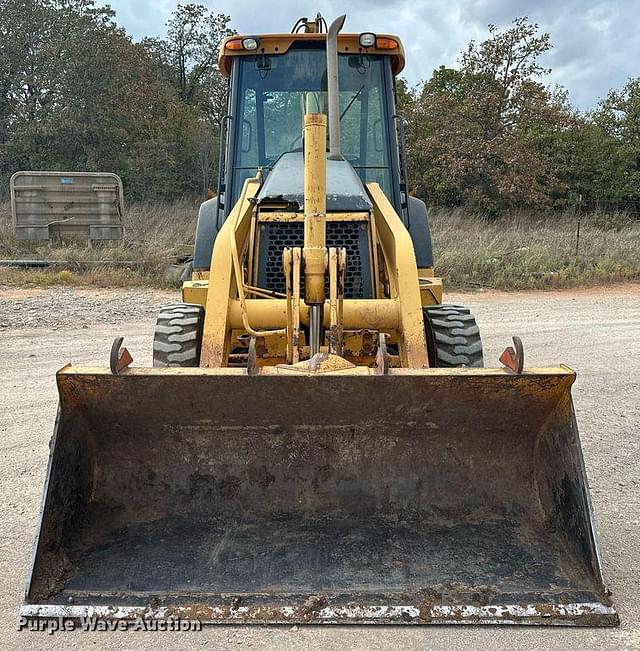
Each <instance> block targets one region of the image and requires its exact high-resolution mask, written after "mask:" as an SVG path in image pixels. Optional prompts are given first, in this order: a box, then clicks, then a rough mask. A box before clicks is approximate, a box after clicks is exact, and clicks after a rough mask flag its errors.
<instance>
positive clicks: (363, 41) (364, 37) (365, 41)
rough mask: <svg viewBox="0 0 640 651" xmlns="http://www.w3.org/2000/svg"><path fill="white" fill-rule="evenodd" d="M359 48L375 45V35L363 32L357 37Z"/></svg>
mask: <svg viewBox="0 0 640 651" xmlns="http://www.w3.org/2000/svg"><path fill="white" fill-rule="evenodd" d="M358 41H359V42H360V47H373V46H374V45H375V44H376V35H375V34H374V33H372V32H363V33H362V34H360V36H359V37H358Z"/></svg>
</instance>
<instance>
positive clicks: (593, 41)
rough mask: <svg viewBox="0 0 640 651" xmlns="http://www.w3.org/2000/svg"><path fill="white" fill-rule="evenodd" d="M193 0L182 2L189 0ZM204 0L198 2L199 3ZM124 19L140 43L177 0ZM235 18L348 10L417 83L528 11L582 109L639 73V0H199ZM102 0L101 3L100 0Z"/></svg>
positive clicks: (272, 23) (285, 25) (277, 23)
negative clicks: (396, 50) (398, 44)
mask: <svg viewBox="0 0 640 651" xmlns="http://www.w3.org/2000/svg"><path fill="white" fill-rule="evenodd" d="M186 1H187V0H183V3H186ZM194 1H198V0H194ZM106 2H108V4H110V5H111V7H112V8H113V9H115V10H116V12H117V16H116V19H117V22H118V23H119V24H120V25H123V26H124V27H125V28H126V30H127V32H128V33H129V34H130V35H131V36H132V37H133V38H134V39H135V40H138V39H140V38H142V37H143V36H158V35H163V34H164V31H165V23H166V20H167V18H168V16H169V15H170V13H171V11H172V10H173V9H174V8H175V7H176V5H177V3H178V0H106ZM199 2H200V3H201V4H205V5H207V6H208V7H209V8H210V9H212V10H214V11H215V12H216V13H225V14H228V15H230V16H231V25H232V27H233V28H234V29H236V30H237V31H238V32H239V33H244V34H255V33H268V32H288V31H290V29H291V27H292V26H293V24H294V22H295V21H296V20H297V19H298V18H299V17H300V16H303V15H306V16H309V17H314V16H315V14H316V12H318V11H320V12H321V13H322V15H323V16H325V18H326V19H327V22H331V20H332V19H333V18H335V17H336V16H338V15H339V14H341V13H345V12H346V13H347V22H346V24H345V27H344V31H347V32H356V33H358V32H364V31H373V32H378V33H390V34H397V35H398V36H400V37H401V39H402V41H403V43H404V46H405V49H406V54H407V66H406V68H405V70H404V72H403V76H404V77H406V79H407V80H408V82H409V83H410V84H411V85H414V84H418V83H419V82H421V81H424V80H425V79H428V78H429V77H430V76H431V72H432V71H433V69H435V68H437V67H438V66H440V65H446V66H453V65H455V64H456V61H457V59H458V56H459V54H460V52H461V51H462V50H463V49H464V48H465V47H466V45H467V43H468V42H469V41H470V40H471V39H475V40H477V41H481V40H484V39H485V38H486V37H487V25H488V24H489V23H492V24H495V25H497V26H499V27H506V26H508V25H509V24H510V23H511V21H512V20H513V19H514V18H515V17H517V16H528V17H529V19H530V20H532V21H533V22H536V23H538V24H539V25H540V28H541V30H543V31H547V32H549V33H550V34H551V42H552V44H553V46H554V47H553V49H552V50H551V52H549V53H548V54H547V55H545V57H544V59H542V60H541V62H542V64H543V65H544V66H546V67H549V68H552V70H553V71H552V74H551V75H550V76H549V77H548V78H547V81H548V83H550V84H560V85H561V86H564V87H565V88H566V89H567V90H568V91H569V98H570V101H571V103H572V104H573V105H574V106H576V107H577V108H579V109H582V110H588V109H591V108H595V107H596V105H597V102H598V100H599V99H601V98H603V97H604V96H605V95H606V93H607V91H608V90H609V89H610V88H621V87H622V86H623V85H624V84H625V83H626V81H627V79H628V78H629V77H637V76H640V31H639V29H638V25H639V24H640V0H600V1H598V0H537V1H533V0H449V2H446V0H349V2H344V1H343V2H334V1H325V0H320V1H318V0H316V1H315V2H314V3H306V2H301V1H300V0H278V1H277V2H275V3H268V4H266V3H264V2H260V3H258V2H251V1H249V0H233V1H230V0H215V1H212V0H199ZM97 4H102V3H100V2H98V3H97Z"/></svg>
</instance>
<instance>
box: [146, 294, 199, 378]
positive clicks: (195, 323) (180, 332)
mask: <svg viewBox="0 0 640 651" xmlns="http://www.w3.org/2000/svg"><path fill="white" fill-rule="evenodd" d="M203 325H204V309H203V307H202V305H192V304H190V303H177V304H175V305H165V306H164V307H163V308H161V309H160V314H158V320H157V321H156V328H155V331H154V333H153V366H154V367H165V366H183V367H191V366H198V365H199V364H200V348H201V346H202V326H203Z"/></svg>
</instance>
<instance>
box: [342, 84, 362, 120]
mask: <svg viewBox="0 0 640 651" xmlns="http://www.w3.org/2000/svg"><path fill="white" fill-rule="evenodd" d="M363 90H364V84H362V86H360V90H358V92H357V93H356V94H355V95H354V96H353V97H352V98H351V99H350V100H349V103H348V104H347V106H346V108H345V109H344V111H342V114H341V115H340V119H341V120H342V118H343V117H344V116H345V115H346V114H347V111H348V110H349V109H350V108H351V105H352V104H353V103H354V102H355V101H356V100H357V99H358V97H359V96H360V93H361V92H362V91H363Z"/></svg>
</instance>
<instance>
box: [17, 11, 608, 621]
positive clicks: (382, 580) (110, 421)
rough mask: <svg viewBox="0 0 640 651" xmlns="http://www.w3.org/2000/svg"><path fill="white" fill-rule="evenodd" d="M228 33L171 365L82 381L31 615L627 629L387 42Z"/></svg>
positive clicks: (53, 485)
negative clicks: (439, 199) (449, 244)
mask: <svg viewBox="0 0 640 651" xmlns="http://www.w3.org/2000/svg"><path fill="white" fill-rule="evenodd" d="M343 23H344V16H342V17H341V18H339V19H337V20H336V21H334V22H333V23H332V24H331V26H329V27H328V28H327V26H326V23H325V22H324V20H323V19H322V18H321V17H318V18H317V19H316V20H307V19H302V20H301V21H299V22H298V24H297V25H296V28H295V29H294V31H293V32H292V33H289V34H272V35H261V36H258V35H248V36H232V37H230V38H228V39H227V40H226V41H225V42H224V44H223V45H222V48H221V51H220V58H219V65H220V70H221V71H222V73H223V74H224V75H226V76H227V77H228V78H229V102H228V115H227V116H226V117H225V119H224V121H223V126H224V129H223V139H222V146H221V149H222V154H221V161H220V171H219V174H220V181H219V186H218V192H217V195H216V197H214V198H212V199H210V200H209V201H207V202H206V203H204V204H203V205H202V207H201V209H200V214H199V219H198V225H197V232H196V240H195V251H194V262H193V272H192V274H191V278H190V279H189V280H187V281H185V282H184V285H183V288H182V296H183V302H181V303H176V304H173V305H169V306H167V307H166V308H164V309H162V310H161V312H160V314H159V316H158V320H157V325H156V329H155V334H154V343H153V359H154V365H153V368H140V367H135V366H131V362H132V359H131V355H130V354H129V352H128V351H127V350H126V348H124V347H123V346H122V343H123V342H122V338H118V339H116V340H115V341H114V345H113V347H112V351H111V358H110V364H109V367H105V368H102V367H91V368H79V367H75V366H72V365H68V366H66V367H64V368H63V369H62V370H61V371H59V373H58V375H57V383H58V389H59V394H60V406H59V412H58V417H57V422H56V426H55V433H54V437H53V440H52V443H51V455H50V461H49V466H48V471H47V479H46V485H45V495H44V501H43V506H42V513H41V520H40V523H39V532H38V535H37V539H36V542H35V549H34V557H33V564H32V567H31V571H30V575H29V579H28V586H27V592H26V598H25V602H24V604H23V606H22V608H21V615H22V616H23V617H26V618H38V617H40V618H52V617H67V618H75V619H78V618H82V617H85V616H93V617H98V618H106V619H109V620H125V621H130V620H135V619H136V618H147V619H152V620H168V619H172V618H186V619H197V620H200V621H202V622H207V623H225V622H227V623H229V622H230V623H260V624H264V623H381V624H384V623H387V624H405V623H406V624H436V623H445V624H453V623H478V624H482V623H517V624H565V625H569V624H573V625H588V626H605V625H615V624H617V623H618V616H617V614H616V610H615V609H614V606H613V605H612V603H611V600H610V597H609V592H608V590H607V589H606V588H605V585H604V583H603V579H602V575H601V570H600V560H599V555H598V547H597V543H596V537H595V531H594V526H593V516H592V511H591V505H590V498H589V490H588V485H587V478H586V474H585V468H584V464H583V459H582V452H581V447H580V441H579V437H578V430H577V426H576V420H575V415H574V409H573V405H572V399H571V386H572V384H573V382H574V379H575V375H574V373H573V371H572V370H570V369H569V368H568V367H566V366H562V365H559V366H557V367H552V368H528V367H527V368H524V367H523V364H524V350H523V347H522V343H521V341H520V340H519V339H518V338H514V346H513V347H509V348H506V349H505V352H504V353H503V355H502V357H501V361H502V365H500V364H498V363H497V360H496V365H495V366H496V367H495V368H485V367H484V366H483V364H484V360H483V353H482V345H481V339H480V335H479V331H478V326H477V324H476V322H475V319H474V317H473V315H472V314H471V313H470V311H469V310H468V309H467V308H465V307H464V306H460V305H449V304H444V303H443V302H442V282H441V279H440V278H438V277H436V276H435V275H434V271H433V260H432V252H431V240H430V234H429V226H428V220H427V211H426V208H425V205H424V204H423V203H422V202H420V201H419V200H418V199H416V198H414V197H411V196H410V194H409V192H408V188H407V182H406V163H405V156H404V148H403V134H402V131H403V123H402V120H401V118H400V117H399V116H398V115H397V114H396V110H395V101H394V80H395V78H396V76H397V75H398V74H399V73H400V71H401V70H402V68H403V65H404V51H403V47H402V45H401V42H400V40H399V39H398V38H397V37H396V36H391V35H383V34H374V33H371V32H364V33H360V34H346V33H341V28H342V25H343Z"/></svg>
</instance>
